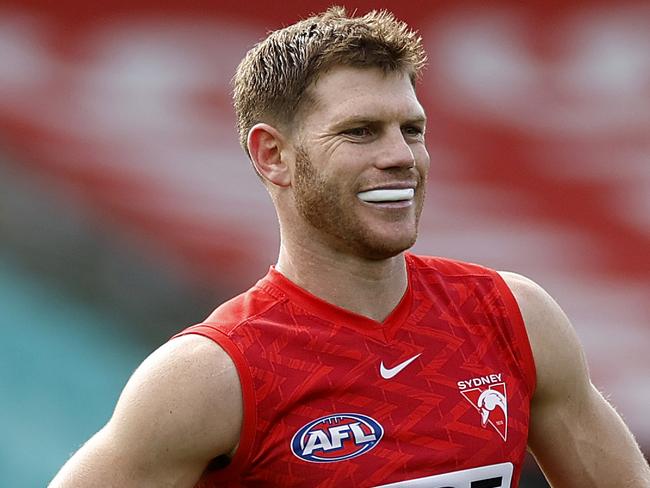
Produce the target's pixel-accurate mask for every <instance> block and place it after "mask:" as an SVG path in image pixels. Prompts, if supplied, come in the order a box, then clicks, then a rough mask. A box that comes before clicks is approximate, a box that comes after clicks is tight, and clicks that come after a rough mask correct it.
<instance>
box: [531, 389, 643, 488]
mask: <svg viewBox="0 0 650 488" xmlns="http://www.w3.org/2000/svg"><path fill="white" fill-rule="evenodd" d="M529 445H530V448H531V451H532V453H533V455H534V456H535V458H536V459H537V461H538V463H539V464H540V467H541V468H542V470H543V471H544V473H545V474H546V476H547V478H548V479H549V481H551V483H552V485H553V486H554V487H555V488H560V487H570V486H593V487H600V486H603V487H604V486H608V487H610V486H621V487H623V486H637V485H634V484H628V483H629V482H630V480H631V479H632V478H633V477H634V476H636V474H635V473H642V471H643V465H644V464H645V463H644V462H643V460H642V456H641V454H640V451H639V449H638V447H637V446H636V443H635V442H634V439H633V437H632V435H631V434H630V432H629V430H628V429H627V427H626V426H625V424H624V423H623V421H622V420H621V418H620V417H619V415H618V414H617V413H616V411H615V410H614V409H613V407H612V406H611V405H610V404H609V403H608V402H607V401H605V399H604V398H603V397H602V395H601V394H600V393H599V392H598V391H597V390H596V389H595V388H594V387H593V386H590V387H589V391H588V392H587V398H585V399H583V401H580V402H569V401H564V402H562V401H554V402H546V403H543V404H539V405H537V404H534V406H533V417H532V420H531V431H530V437H529ZM639 476H642V474H639Z"/></svg>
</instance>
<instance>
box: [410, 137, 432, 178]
mask: <svg viewBox="0 0 650 488" xmlns="http://www.w3.org/2000/svg"><path fill="white" fill-rule="evenodd" d="M413 157H414V158H415V165H416V167H417V168H418V171H419V172H420V174H421V175H422V179H425V178H426V176H427V175H428V174H429V164H430V159H429V153H428V152H427V148H426V147H424V144H422V145H420V146H418V147H417V148H416V149H413Z"/></svg>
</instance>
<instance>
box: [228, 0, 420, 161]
mask: <svg viewBox="0 0 650 488" xmlns="http://www.w3.org/2000/svg"><path fill="white" fill-rule="evenodd" d="M425 63H426V54H425V52H424V48H423V46H422V39H421V37H420V36H419V35H418V34H417V33H416V32H415V31H413V30H411V29H410V28H409V27H408V26H407V25H406V24H405V23H404V22H401V21H399V20H397V19H396V18H395V17H394V16H393V14H392V13H390V12H387V11H385V10H382V11H376V10H373V11H372V12H369V13H367V14H366V15H364V16H362V17H348V16H347V15H346V12H345V9H344V8H342V7H330V8H329V9H328V10H327V11H325V12H323V13H321V14H317V15H313V16H311V17H309V18H307V19H304V20H301V21H300V22H297V23H295V24H292V25H290V26H288V27H285V28H283V29H279V30H276V31H273V32H271V33H270V34H269V35H268V36H267V37H266V38H265V39H264V40H262V41H261V42H259V43H258V44H256V45H255V46H254V47H253V48H252V49H251V50H250V51H248V53H247V54H246V56H245V57H244V59H243V60H242V61H241V63H240V64H239V67H238V68H237V72H236V74H235V77H234V79H233V84H234V105H235V112H236V114H237V124H238V130H239V138H240V143H241V145H242V147H243V148H244V150H245V151H246V153H248V148H247V137H248V132H249V131H250V129H251V128H252V127H253V126H254V125H255V124H257V123H259V122H266V123H269V124H272V125H280V126H282V127H284V128H285V129H288V128H291V127H292V122H294V121H295V119H296V118H297V117H298V115H299V113H298V112H299V110H301V109H302V108H304V107H305V106H306V105H308V103H306V102H307V101H308V100H309V94H308V93H307V88H308V87H309V86H310V85H311V83H313V82H314V81H316V79H317V78H318V76H319V75H320V74H321V73H324V72H326V71H327V70H328V69H330V68H333V67H335V66H352V67H378V68H381V69H383V70H384V71H386V72H390V71H404V72H406V73H408V74H409V76H410V78H411V82H412V83H413V84H415V80H416V79H417V78H418V77H419V76H420V73H421V71H422V68H423V67H424V65H425Z"/></svg>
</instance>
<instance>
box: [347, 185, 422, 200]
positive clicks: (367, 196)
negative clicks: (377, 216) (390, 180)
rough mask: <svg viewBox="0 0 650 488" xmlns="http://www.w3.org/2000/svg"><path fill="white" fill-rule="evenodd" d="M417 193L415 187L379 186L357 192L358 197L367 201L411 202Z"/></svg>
mask: <svg viewBox="0 0 650 488" xmlns="http://www.w3.org/2000/svg"><path fill="white" fill-rule="evenodd" d="M414 195H415V189H413V188H377V189H375V190H367V191H362V192H359V193H357V198H358V199H359V200H361V201H363V202H366V203H392V202H410V201H411V200H413V196H414Z"/></svg>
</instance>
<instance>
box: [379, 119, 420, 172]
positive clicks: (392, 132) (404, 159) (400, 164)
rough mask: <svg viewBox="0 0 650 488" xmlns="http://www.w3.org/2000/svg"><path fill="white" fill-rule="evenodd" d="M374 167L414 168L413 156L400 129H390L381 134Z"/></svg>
mask: <svg viewBox="0 0 650 488" xmlns="http://www.w3.org/2000/svg"><path fill="white" fill-rule="evenodd" d="M375 166H376V167H377V168H379V169H389V168H413V167H415V156H414V155H413V151H412V150H411V146H409V144H408V142H407V141H406V139H405V138H404V134H403V133H402V129H401V128H400V127H395V128H393V127H391V128H390V129H389V130H386V131H385V133H384V134H383V136H382V138H381V144H380V147H378V154H377V158H376V159H375Z"/></svg>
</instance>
